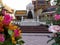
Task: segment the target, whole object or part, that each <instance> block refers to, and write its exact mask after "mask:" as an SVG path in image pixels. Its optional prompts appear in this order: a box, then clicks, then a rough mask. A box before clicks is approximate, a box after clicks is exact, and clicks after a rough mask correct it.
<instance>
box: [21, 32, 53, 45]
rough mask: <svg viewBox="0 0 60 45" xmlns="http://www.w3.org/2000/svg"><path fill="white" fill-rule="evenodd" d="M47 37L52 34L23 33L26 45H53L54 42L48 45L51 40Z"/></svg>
mask: <svg viewBox="0 0 60 45" xmlns="http://www.w3.org/2000/svg"><path fill="white" fill-rule="evenodd" d="M47 35H50V36H51V35H52V34H51V33H50V34H49V33H23V36H22V37H23V40H24V41H25V44H24V45H51V44H52V42H53V41H52V42H50V43H48V44H47V41H48V40H49V39H50V38H48V37H47Z"/></svg>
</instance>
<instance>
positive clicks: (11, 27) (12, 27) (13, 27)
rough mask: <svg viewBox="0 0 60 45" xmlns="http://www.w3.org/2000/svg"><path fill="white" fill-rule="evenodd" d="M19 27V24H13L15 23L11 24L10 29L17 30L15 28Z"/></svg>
mask: <svg viewBox="0 0 60 45" xmlns="http://www.w3.org/2000/svg"><path fill="white" fill-rule="evenodd" d="M17 28H18V26H15V25H13V24H9V29H11V30H15V29H17Z"/></svg>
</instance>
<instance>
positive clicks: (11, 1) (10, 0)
mask: <svg viewBox="0 0 60 45" xmlns="http://www.w3.org/2000/svg"><path fill="white" fill-rule="evenodd" d="M31 2H32V1H31V0H3V3H4V4H6V5H7V6H9V7H11V8H13V9H15V10H26V6H27V4H29V3H31Z"/></svg>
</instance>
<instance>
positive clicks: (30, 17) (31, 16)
mask: <svg viewBox="0 0 60 45" xmlns="http://www.w3.org/2000/svg"><path fill="white" fill-rule="evenodd" d="M27 18H28V19H33V15H32V11H31V10H29V12H28V16H27Z"/></svg>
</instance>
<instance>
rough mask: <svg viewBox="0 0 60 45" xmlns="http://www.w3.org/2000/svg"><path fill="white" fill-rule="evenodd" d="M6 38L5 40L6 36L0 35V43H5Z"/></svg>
mask: <svg viewBox="0 0 60 45" xmlns="http://www.w3.org/2000/svg"><path fill="white" fill-rule="evenodd" d="M4 41H5V38H4V34H0V42H4Z"/></svg>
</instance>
